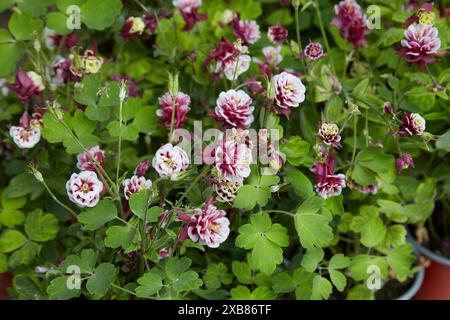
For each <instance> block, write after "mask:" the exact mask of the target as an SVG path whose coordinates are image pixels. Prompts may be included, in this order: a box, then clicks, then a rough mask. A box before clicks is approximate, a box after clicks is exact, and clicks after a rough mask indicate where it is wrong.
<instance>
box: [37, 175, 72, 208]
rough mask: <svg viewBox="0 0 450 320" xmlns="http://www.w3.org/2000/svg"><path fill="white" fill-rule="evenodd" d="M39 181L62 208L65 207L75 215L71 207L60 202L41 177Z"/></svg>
mask: <svg viewBox="0 0 450 320" xmlns="http://www.w3.org/2000/svg"><path fill="white" fill-rule="evenodd" d="M41 183H42V184H43V185H44V187H45V189H46V190H47V192H48V193H49V194H50V196H51V197H52V199H53V200H54V201H55V202H56V203H57V204H59V205H60V206H61V207H63V208H64V209H66V210H67V211H69V212H70V213H71V214H72V215H73V216H74V217H76V216H77V214H76V213H75V211H73V210H72V209H71V208H69V207H68V206H66V205H65V204H64V203H62V202H61V201H60V200H59V199H58V198H57V197H56V195H55V194H54V193H53V191H52V190H51V189H50V187H49V186H48V185H47V183H46V182H45V180H44V179H42V181H41Z"/></svg>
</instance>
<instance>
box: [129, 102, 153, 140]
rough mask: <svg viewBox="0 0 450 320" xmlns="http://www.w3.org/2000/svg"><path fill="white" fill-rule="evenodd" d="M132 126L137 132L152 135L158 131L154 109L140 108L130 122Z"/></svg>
mask: <svg viewBox="0 0 450 320" xmlns="http://www.w3.org/2000/svg"><path fill="white" fill-rule="evenodd" d="M132 124H133V126H135V127H136V128H138V130H139V132H143V133H146V134H150V135H151V134H152V133H153V132H155V131H156V130H157V129H158V121H157V116H156V107H154V106H151V107H148V106H146V107H142V108H140V109H139V110H138V111H137V113H136V116H135V117H134V119H133V122H132Z"/></svg>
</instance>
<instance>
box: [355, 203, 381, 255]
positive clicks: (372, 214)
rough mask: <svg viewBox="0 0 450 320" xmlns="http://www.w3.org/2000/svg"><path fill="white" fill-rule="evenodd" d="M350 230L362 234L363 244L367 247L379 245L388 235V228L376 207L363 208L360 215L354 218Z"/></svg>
mask: <svg viewBox="0 0 450 320" xmlns="http://www.w3.org/2000/svg"><path fill="white" fill-rule="evenodd" d="M350 228H351V229H352V230H353V231H355V232H360V233H361V243H362V244H363V245H364V246H366V247H374V246H376V245H378V244H379V243H381V241H383V239H384V237H385V235H386V226H385V225H384V223H383V220H382V219H381V218H380V217H379V213H378V209H377V207H375V206H362V207H361V208H360V215H359V216H356V217H354V218H353V220H352V223H351V225H350Z"/></svg>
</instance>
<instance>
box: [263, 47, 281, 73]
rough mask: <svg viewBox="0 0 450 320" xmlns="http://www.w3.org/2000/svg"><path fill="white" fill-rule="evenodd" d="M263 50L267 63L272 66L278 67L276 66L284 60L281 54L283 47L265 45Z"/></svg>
mask: <svg viewBox="0 0 450 320" xmlns="http://www.w3.org/2000/svg"><path fill="white" fill-rule="evenodd" d="M262 52H263V54H264V57H265V58H266V63H267V64H268V65H269V66H271V67H272V68H276V66H277V65H278V64H279V63H280V62H281V61H282V60H283V56H282V55H281V47H272V46H268V47H264V48H263V49H262Z"/></svg>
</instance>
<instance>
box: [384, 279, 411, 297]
mask: <svg viewBox="0 0 450 320" xmlns="http://www.w3.org/2000/svg"><path fill="white" fill-rule="evenodd" d="M414 280H415V278H413V279H408V280H406V281H405V282H402V283H399V282H398V281H396V280H389V281H388V282H386V283H385V284H384V286H383V288H382V289H381V290H379V291H377V292H376V293H375V299H376V300H395V299H397V298H399V297H400V296H401V295H402V294H404V293H405V292H406V291H408V289H409V288H410V287H411V286H412V285H413V283H414Z"/></svg>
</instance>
